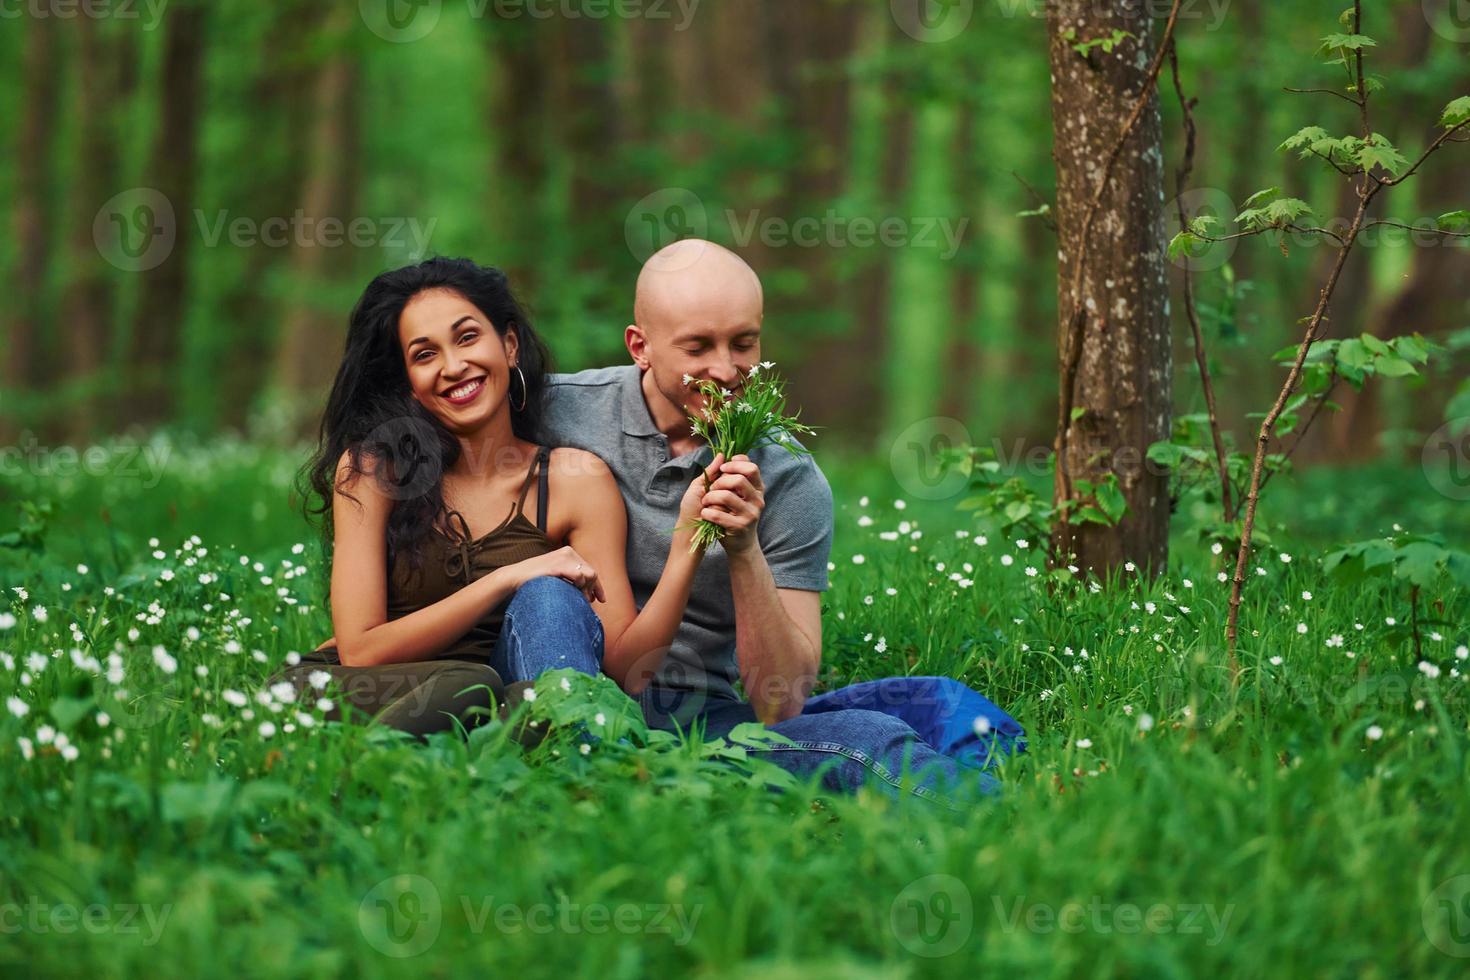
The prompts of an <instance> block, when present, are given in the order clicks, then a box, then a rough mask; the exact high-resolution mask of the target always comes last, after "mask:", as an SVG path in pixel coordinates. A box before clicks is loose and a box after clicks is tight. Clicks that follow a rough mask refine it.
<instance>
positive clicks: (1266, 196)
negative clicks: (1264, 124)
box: [1241, 126, 1327, 209]
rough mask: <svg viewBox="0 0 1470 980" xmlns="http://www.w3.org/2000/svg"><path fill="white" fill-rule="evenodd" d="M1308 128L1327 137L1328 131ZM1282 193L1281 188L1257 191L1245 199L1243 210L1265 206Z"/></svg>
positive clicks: (1314, 127) (1284, 144)
mask: <svg viewBox="0 0 1470 980" xmlns="http://www.w3.org/2000/svg"><path fill="white" fill-rule="evenodd" d="M1308 128H1309V129H1315V130H1317V131H1318V132H1320V133H1321V134H1322V135H1323V136H1326V135H1327V131H1326V130H1324V129H1322V128H1321V127H1320V126H1310V127H1308ZM1302 132H1306V130H1302ZM1297 135H1298V136H1299V135H1301V134H1300V133H1298V134H1297ZM1295 138H1296V137H1292V139H1295ZM1287 142H1288V143H1289V142H1291V140H1287ZM1281 145H1282V146H1283V147H1284V146H1286V143H1282V144H1281ZM1280 193H1281V188H1279V187H1267V188H1266V189H1264V190H1259V191H1256V192H1255V193H1254V194H1252V195H1251V196H1250V197H1248V198H1246V199H1245V203H1244V204H1242V205H1241V208H1242V209H1245V208H1254V207H1259V206H1260V205H1262V204H1265V203H1266V202H1267V201H1269V200H1271V199H1272V198H1274V197H1276V196H1277V195H1279V194H1280Z"/></svg>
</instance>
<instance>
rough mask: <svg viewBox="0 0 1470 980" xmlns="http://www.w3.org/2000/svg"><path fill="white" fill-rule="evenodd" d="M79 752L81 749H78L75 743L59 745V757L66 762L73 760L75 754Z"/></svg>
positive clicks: (77, 754)
mask: <svg viewBox="0 0 1470 980" xmlns="http://www.w3.org/2000/svg"><path fill="white" fill-rule="evenodd" d="M81 754H82V753H81V750H80V749H78V748H77V747H76V746H75V745H63V746H62V747H61V757H62V758H63V759H65V760H66V761H67V762H75V761H76V759H77V756H79V755H81Z"/></svg>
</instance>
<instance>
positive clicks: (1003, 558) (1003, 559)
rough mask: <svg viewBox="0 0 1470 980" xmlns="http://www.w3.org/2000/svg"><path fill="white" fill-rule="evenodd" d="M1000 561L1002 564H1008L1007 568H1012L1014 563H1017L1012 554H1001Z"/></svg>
mask: <svg viewBox="0 0 1470 980" xmlns="http://www.w3.org/2000/svg"><path fill="white" fill-rule="evenodd" d="M1000 563H1001V564H1002V565H1004V566H1006V567H1007V568H1010V567H1011V566H1012V565H1014V564H1015V563H1016V559H1014V558H1012V557H1011V556H1010V555H1001V556H1000Z"/></svg>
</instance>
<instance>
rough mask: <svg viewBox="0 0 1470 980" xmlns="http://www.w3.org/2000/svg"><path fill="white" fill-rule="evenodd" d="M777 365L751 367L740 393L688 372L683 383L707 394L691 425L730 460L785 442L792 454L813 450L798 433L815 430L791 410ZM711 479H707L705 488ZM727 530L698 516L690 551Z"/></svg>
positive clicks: (783, 446) (720, 535) (760, 364)
mask: <svg viewBox="0 0 1470 980" xmlns="http://www.w3.org/2000/svg"><path fill="white" fill-rule="evenodd" d="M775 366H776V365H775V363H774V362H772V361H761V362H760V363H759V364H757V365H756V366H755V367H753V368H751V369H750V371H749V372H748V373H746V375H745V380H744V384H743V385H742V386H741V390H740V394H739V395H736V394H735V393H734V392H732V391H730V390H729V389H728V388H722V387H720V386H719V385H717V384H715V383H714V382H712V381H698V380H695V379H694V378H692V377H690V376H689V375H687V374H686V375H684V384H685V385H688V386H691V387H693V388H695V389H696V390H697V391H698V392H699V393H700V394H701V395H703V396H704V400H705V407H704V408H702V409H701V410H700V411H699V413H698V414H691V415H690V416H689V426H690V429H691V431H692V432H693V433H694V434H695V435H697V436H701V437H703V438H704V440H705V441H706V442H708V443H709V446H710V448H711V449H713V450H714V451H715V453H716V454H717V455H718V454H720V453H724V454H725V459H726V460H729V459H732V458H734V457H735V456H738V455H740V454H741V453H745V454H747V455H748V454H749V453H750V452H751V451H752V450H754V449H756V448H758V447H760V446H767V445H777V446H780V447H782V448H783V449H785V450H786V451H788V452H789V453H791V454H792V455H793V456H800V455H803V454H806V455H811V452H810V450H808V449H806V448H805V447H804V446H801V445H799V444H798V443H797V442H796V440H795V438H794V437H795V435H796V434H797V433H800V434H803V435H811V434H813V433H814V432H815V431H816V430H814V429H812V428H811V427H810V426H807V425H803V424H801V423H800V422H798V421H797V415H796V414H791V415H787V414H786V382H785V381H784V380H783V379H782V378H780V377H779V376H778V375H776V374H774V373H773V372H772V371H771V368H773V367H775ZM709 482H710V481H709V480H708V479H706V480H705V488H706V489H708V488H709ZM683 526H684V527H687V526H688V525H683ZM675 530H680V528H675ZM724 535H725V529H724V528H723V527H720V525H718V524H716V523H714V522H713V521H706V520H703V519H700V520H698V521H695V522H694V543H693V545H692V546H691V548H690V552H691V553H698V551H699V550H700V549H701V548H706V547H708V546H709V545H711V544H713V543H714V542H716V541H718V540H719V539H720V538H722V537H724Z"/></svg>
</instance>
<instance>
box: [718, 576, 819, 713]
mask: <svg viewBox="0 0 1470 980" xmlns="http://www.w3.org/2000/svg"><path fill="white" fill-rule="evenodd" d="M730 590H731V592H732V593H733V594H734V598H735V656H736V661H737V664H738V666H739V668H740V680H741V683H742V684H743V685H744V686H745V694H746V696H747V697H749V698H750V703H751V706H752V707H753V708H754V709H755V715H756V717H757V718H759V719H760V720H761V721H762V722H763V723H764V724H767V725H774V724H775V723H777V722H781V721H785V720H786V719H788V718H794V717H796V716H797V715H799V714H801V709H802V706H803V705H804V704H805V703H806V698H807V695H808V694H810V693H811V689H812V685H814V684H815V683H816V680H817V671H818V669H819V668H820V667H821V665H822V605H821V593H818V592H808V591H805V590H802V589H779V588H777V587H776V581H775V579H774V578H772V577H771V568H770V566H769V565H768V564H767V563H766V556H765V555H764V554H763V553H762V552H761V550H760V548H751V549H749V550H748V551H745V552H740V553H738V554H734V555H731V556H730Z"/></svg>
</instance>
